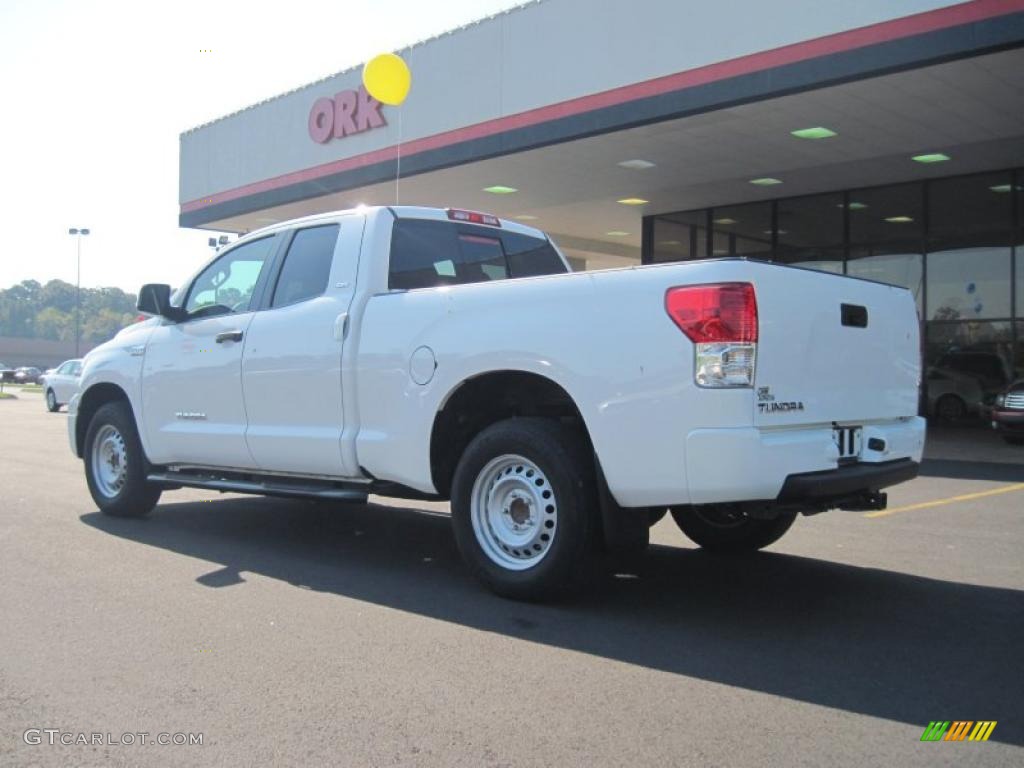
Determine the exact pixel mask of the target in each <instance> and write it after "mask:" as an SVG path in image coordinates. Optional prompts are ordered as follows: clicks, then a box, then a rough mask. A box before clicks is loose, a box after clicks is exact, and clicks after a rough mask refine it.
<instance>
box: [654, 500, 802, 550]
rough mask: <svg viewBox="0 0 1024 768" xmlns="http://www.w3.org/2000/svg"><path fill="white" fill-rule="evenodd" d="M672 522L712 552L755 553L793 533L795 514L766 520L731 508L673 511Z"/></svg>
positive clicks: (680, 509) (727, 506)
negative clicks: (788, 533) (788, 532)
mask: <svg viewBox="0 0 1024 768" xmlns="http://www.w3.org/2000/svg"><path fill="white" fill-rule="evenodd" d="M672 519H674V520H675V521H676V525H678V526H679V529H680V530H681V531H682V532H683V533H685V534H686V535H687V537H689V538H690V539H691V540H692V541H693V542H694V543H695V544H697V545H698V546H700V547H701V548H702V549H706V550H708V551H709V552H722V553H730V554H733V553H738V552H754V551H756V550H758V549H762V548H764V547H767V546H768V545H769V544H774V543H775V542H776V541H778V540H779V539H781V538H782V536H783V534H785V533H786V531H788V530H789V529H790V526H792V525H793V521H794V520H795V519H796V515H795V514H785V515H779V516H778V517H775V518H771V519H768V520H763V519H760V518H755V517H747V516H746V515H745V514H743V512H742V511H740V510H739V509H738V508H736V507H733V506H731V505H722V506H721V507H673V508H672Z"/></svg>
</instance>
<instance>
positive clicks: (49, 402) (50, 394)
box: [46, 389, 60, 413]
mask: <svg viewBox="0 0 1024 768" xmlns="http://www.w3.org/2000/svg"><path fill="white" fill-rule="evenodd" d="M46 410H48V411H49V412H50V413H56V412H57V411H59V410H60V403H58V402H57V395H56V394H54V391H53V390H52V389H48V390H46Z"/></svg>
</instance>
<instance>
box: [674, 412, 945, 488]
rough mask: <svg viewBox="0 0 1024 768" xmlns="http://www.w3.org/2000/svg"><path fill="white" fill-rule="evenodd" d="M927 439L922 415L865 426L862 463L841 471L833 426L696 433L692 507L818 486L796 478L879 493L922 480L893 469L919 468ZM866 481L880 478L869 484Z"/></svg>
mask: <svg viewBox="0 0 1024 768" xmlns="http://www.w3.org/2000/svg"><path fill="white" fill-rule="evenodd" d="M924 438H925V420H924V419H922V418H920V417H911V418H905V419H897V420H893V421H887V422H875V423H870V424H865V425H864V426H863V440H862V446H863V447H862V449H861V453H860V456H859V461H858V462H857V463H855V464H850V465H846V466H841V465H840V463H839V449H838V447H837V446H836V443H835V439H834V436H833V433H832V427H831V426H830V425H824V426H811V427H794V428H781V429H757V428H740V429H701V430H694V431H693V432H691V433H690V434H689V436H688V437H687V441H686V480H687V486H688V488H687V490H688V492H689V503H690V504H716V503H726V502H739V501H766V500H776V499H780V498H781V496H782V494H783V491H784V490H786V492H787V493H790V492H793V491H791V489H792V488H794V487H796V488H800V489H801V490H804V489H806V488H807V487H809V486H811V485H814V483H812V482H811V481H800V480H797V481H794V482H795V486H794V485H790V486H789V487H788V488H786V484H787V483H789V482H790V479H791V478H795V477H814V476H821V477H823V478H824V481H822V482H825V483H828V484H831V483H836V484H837V485H840V484H841V485H842V486H851V487H852V492H854V493H856V492H858V491H860V490H863V489H873V490H878V488H882V487H886V486H889V485H894V484H895V483H899V482H902V481H903V480H904V479H910V477H913V476H914V474H916V469H915V470H914V472H913V473H912V474H910V475H909V476H907V477H902V476H901V474H902V473H901V472H898V471H894V470H893V467H895V466H896V465H897V464H900V465H901V466H903V465H906V464H912V465H914V466H915V467H916V465H917V463H918V462H920V461H921V456H922V453H923V452H924ZM870 446H878V449H877V450H876V449H872V448H871V447H870ZM833 473H834V474H833ZM887 477H895V478H896V479H893V480H891V481H889V480H886V478H887ZM863 478H876V479H872V480H870V482H867V483H865V482H864V481H863ZM842 495H844V494H843V493H842V492H841V491H840V492H836V493H833V492H832V491H826V492H824V496H819V497H817V498H833V497H836V496H842ZM804 498H807V497H806V496H805V497H804ZM670 503H679V501H678V500H677V501H675V502H670Z"/></svg>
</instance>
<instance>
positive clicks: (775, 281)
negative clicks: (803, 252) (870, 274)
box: [751, 264, 921, 427]
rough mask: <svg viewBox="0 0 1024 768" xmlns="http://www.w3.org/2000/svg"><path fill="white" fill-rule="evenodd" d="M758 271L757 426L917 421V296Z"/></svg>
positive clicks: (820, 276)
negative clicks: (912, 417) (914, 419)
mask: <svg viewBox="0 0 1024 768" xmlns="http://www.w3.org/2000/svg"><path fill="white" fill-rule="evenodd" d="M751 267H752V268H753V269H754V270H755V271H754V285H755V289H756V292H757V310H758V323H759V339H758V345H757V363H756V369H755V375H754V423H755V424H756V425H758V426H764V427H768V426H788V425H796V424H827V423H831V422H841V423H847V424H850V423H853V424H862V423H865V422H868V421H873V420H880V419H894V418H899V417H905V416H916V415H917V411H918V387H919V383H920V375H921V362H920V361H921V347H920V341H919V324H918V319H917V311H916V308H915V305H914V300H913V297H912V296H911V294H910V292H909V291H907V290H905V289H903V288H896V287H893V286H888V285H883V284H880V283H874V282H869V281H866V280H859V279H856V278H849V277H842V276H839V275H833V274H830V273H825V272H816V271H812V270H808V269H798V268H792V267H781V266H778V265H767V264H765V265H753V264H752V265H751Z"/></svg>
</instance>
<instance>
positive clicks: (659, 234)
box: [651, 211, 707, 264]
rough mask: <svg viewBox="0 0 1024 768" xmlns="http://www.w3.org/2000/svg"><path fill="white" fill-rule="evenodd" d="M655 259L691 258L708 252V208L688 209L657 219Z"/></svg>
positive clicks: (654, 246) (653, 257)
mask: <svg viewBox="0 0 1024 768" xmlns="http://www.w3.org/2000/svg"><path fill="white" fill-rule="evenodd" d="M653 235H654V244H653V248H652V249H651V253H652V259H651V260H652V262H653V263H655V264H660V263H663V262H667V261H688V260H690V259H702V258H704V257H705V256H707V211H688V212H685V213H672V214H666V215H665V216H657V217H655V219H654V232H653Z"/></svg>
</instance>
